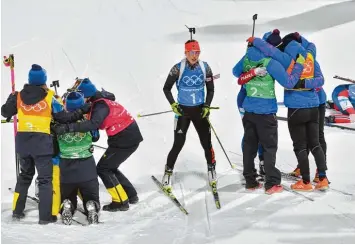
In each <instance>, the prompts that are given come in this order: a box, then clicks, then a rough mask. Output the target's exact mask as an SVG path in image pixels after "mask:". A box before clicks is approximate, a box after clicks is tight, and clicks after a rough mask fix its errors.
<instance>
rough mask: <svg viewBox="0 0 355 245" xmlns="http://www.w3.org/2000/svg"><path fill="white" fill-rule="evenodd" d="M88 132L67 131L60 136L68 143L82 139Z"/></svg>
mask: <svg viewBox="0 0 355 245" xmlns="http://www.w3.org/2000/svg"><path fill="white" fill-rule="evenodd" d="M86 134H87V133H67V134H64V135H60V136H59V137H58V138H59V139H60V140H64V141H65V142H66V143H73V142H80V141H82V140H83V139H84V138H85V136H86Z"/></svg>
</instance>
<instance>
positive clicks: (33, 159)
mask: <svg viewBox="0 0 355 245" xmlns="http://www.w3.org/2000/svg"><path fill="white" fill-rule="evenodd" d="M19 157H20V168H21V171H20V174H19V177H18V179H17V183H16V187H15V194H14V204H13V213H15V214H21V213H22V212H23V211H24V209H25V205H26V197H27V193H28V188H29V187H30V185H31V183H32V179H33V176H34V175H35V172H36V171H35V168H36V169H37V173H38V177H37V180H38V194H39V201H40V203H39V205H38V209H39V219H40V220H41V221H51V220H52V202H53V196H52V194H53V186H52V178H53V176H52V174H53V163H52V155H44V156H33V155H22V154H21V155H20V154H19Z"/></svg>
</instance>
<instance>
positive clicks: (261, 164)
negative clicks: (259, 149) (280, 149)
mask: <svg viewBox="0 0 355 245" xmlns="http://www.w3.org/2000/svg"><path fill="white" fill-rule="evenodd" d="M259 175H261V176H265V167H264V161H260V162H259Z"/></svg>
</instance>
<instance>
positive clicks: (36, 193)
mask: <svg viewBox="0 0 355 245" xmlns="http://www.w3.org/2000/svg"><path fill="white" fill-rule="evenodd" d="M38 185H39V183H38V179H36V180H35V196H36V197H37V198H39V188H38Z"/></svg>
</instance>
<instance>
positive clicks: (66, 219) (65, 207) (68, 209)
mask: <svg viewBox="0 0 355 245" xmlns="http://www.w3.org/2000/svg"><path fill="white" fill-rule="evenodd" d="M73 215H74V206H73V204H72V203H71V201H70V200H69V199H65V200H64V201H63V203H62V222H63V224H65V225H71V223H72V222H73Z"/></svg>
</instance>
